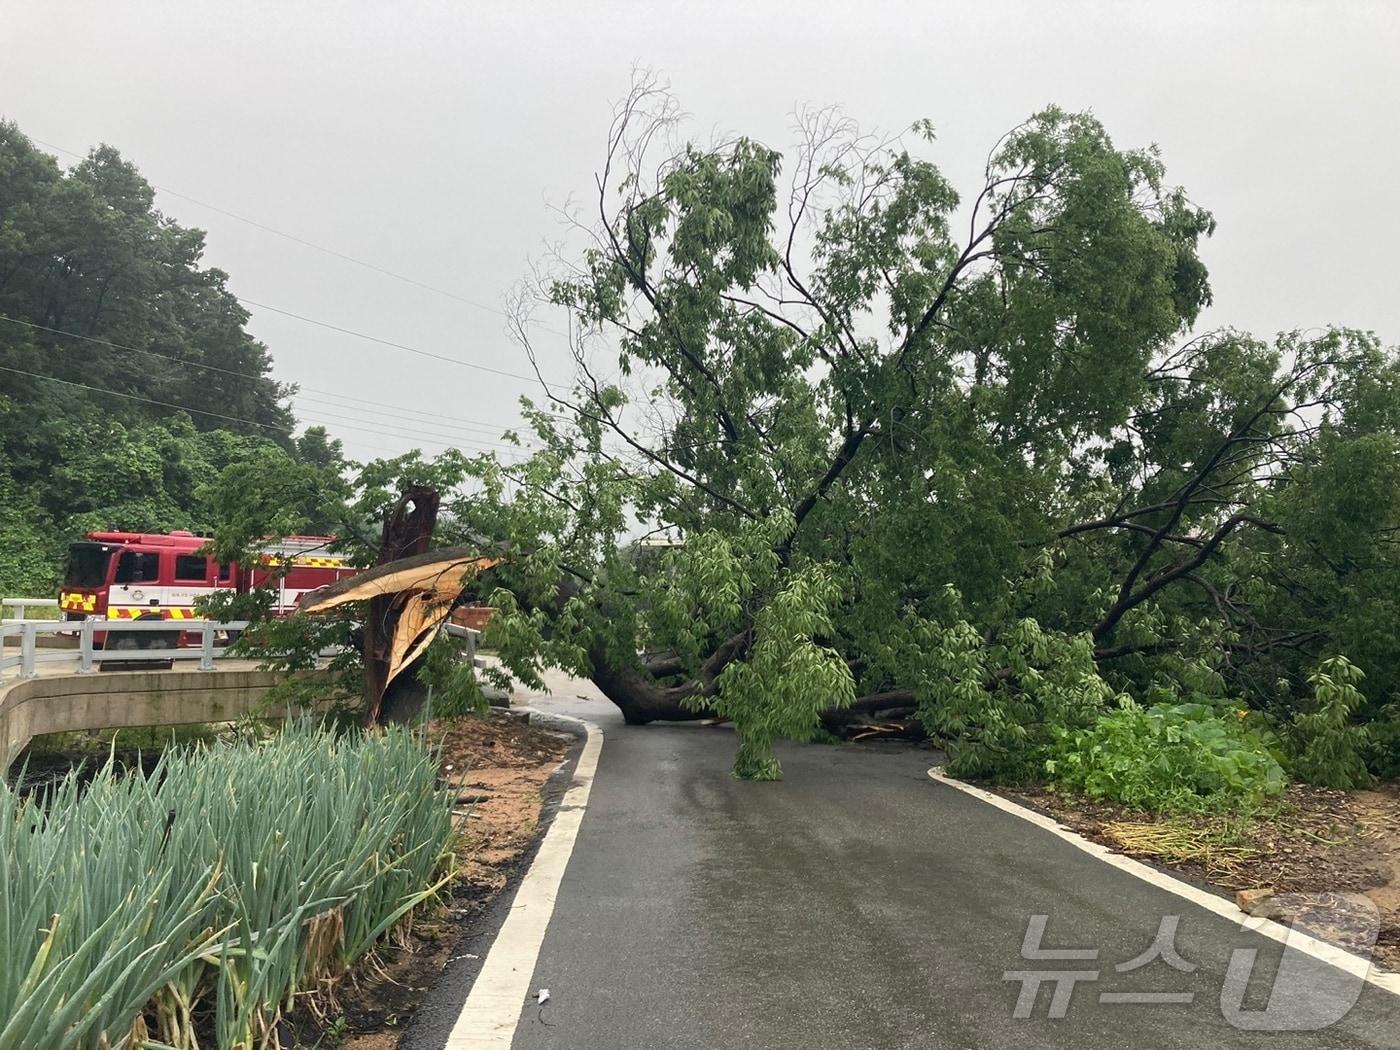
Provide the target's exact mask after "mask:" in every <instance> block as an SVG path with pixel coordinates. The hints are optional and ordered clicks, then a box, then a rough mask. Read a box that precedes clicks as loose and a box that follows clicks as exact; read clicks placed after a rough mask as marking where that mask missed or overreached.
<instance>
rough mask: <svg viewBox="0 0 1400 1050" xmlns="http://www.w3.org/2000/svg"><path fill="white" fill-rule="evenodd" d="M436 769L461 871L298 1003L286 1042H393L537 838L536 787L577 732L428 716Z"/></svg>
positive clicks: (381, 1048) (347, 1049)
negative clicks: (324, 994) (454, 803)
mask: <svg viewBox="0 0 1400 1050" xmlns="http://www.w3.org/2000/svg"><path fill="white" fill-rule="evenodd" d="M429 739H430V740H433V741H440V742H441V747H442V778H443V780H444V782H446V783H449V784H451V785H452V786H453V787H454V788H455V789H456V790H457V793H458V795H459V797H460V798H461V800H462V804H461V805H459V807H458V809H457V813H458V826H459V828H460V831H461V834H460V836H459V838H458V841H457V846H456V854H457V863H458V867H459V869H460V875H459V877H458V878H457V879H456V880H455V881H454V882H453V883H452V884H451V886H449V887H448V889H447V890H445V891H444V893H443V900H442V904H441V906H434V907H432V908H430V909H426V910H425V912H424V913H423V914H420V915H418V916H416V917H415V918H414V920H413V921H412V922H411V923H410V924H407V925H406V926H404V927H401V928H400V929H399V930H398V931H396V934H395V936H394V937H392V938H391V939H390V943H389V944H387V945H385V946H384V947H382V948H380V949H379V950H378V951H377V952H376V953H375V955H374V957H372V958H371V959H369V960H367V961H366V963H365V964H364V965H362V966H359V967H358V968H357V970H356V973H355V974H353V975H351V977H350V978H348V979H346V980H345V981H343V982H341V984H340V985H339V986H338V987H337V988H336V989H335V1007H336V1008H334V1009H331V1010H326V1009H325V1007H324V1006H323V1007H321V1008H320V1010H319V1011H317V1012H319V1013H320V1014H322V1016H320V1017H318V1016H316V1015H315V1014H314V1013H313V1012H312V1011H311V1010H310V1009H309V1007H308V1008H307V1009H303V1010H299V1011H298V1014H297V1017H296V1018H295V1019H294V1021H293V1023H292V1024H291V1026H290V1027H291V1028H292V1032H290V1033H288V1034H289V1035H291V1036H292V1037H293V1038H290V1039H284V1040H283V1045H284V1046H298V1047H308V1048H309V1047H313V1046H315V1047H319V1048H320V1050H330V1048H333V1047H334V1048H338V1050H393V1048H394V1047H396V1046H397V1045H398V1042H399V1036H400V1034H401V1032H402V1030H403V1028H404V1026H405V1025H406V1024H407V1022H408V1020H409V1018H410V1017H411V1016H412V1014H413V1012H414V1010H415V1009H417V1006H418V1003H419V1002H420V1001H421V1000H422V997H423V996H424V995H425V994H426V992H427V990H428V989H429V988H430V987H431V986H432V984H433V983H434V981H436V980H437V978H438V977H439V975H441V973H442V971H443V969H444V967H445V966H446V965H447V963H448V962H449V961H450V960H451V959H452V957H453V955H454V953H455V949H456V946H457V944H458V942H459V941H461V940H462V938H463V937H464V936H465V935H466V934H467V933H468V932H470V930H471V928H472V926H473V924H474V922H475V920H476V918H477V916H478V915H480V914H481V912H483V911H484V910H485V909H486V906H487V905H488V904H489V903H490V902H491V899H492V898H493V897H494V896H495V895H496V894H497V893H499V892H500V891H501V890H502V889H503V888H504V887H505V886H506V885H507V884H508V882H509V881H510V879H511V877H512V875H514V874H516V873H517V871H518V870H519V868H520V867H521V865H520V860H521V857H522V856H523V854H524V852H525V850H526V849H527V848H528V847H529V846H530V844H531V843H532V842H533V841H534V838H535V836H536V834H537V833H538V831H539V827H540V812H541V809H542V807H543V805H544V796H543V789H544V786H545V782H546V781H548V780H549V778H550V775H551V774H553V773H554V772H555V770H557V769H558V768H559V765H560V763H561V762H562V761H563V760H564V757H565V755H566V754H567V753H568V750H569V747H570V745H571V744H572V743H573V742H574V738H573V737H571V736H569V735H568V734H565V733H558V732H554V731H551V730H547V729H543V728H539V727H536V726H531V725H527V724H526V723H525V722H523V721H520V720H519V719H517V718H514V717H512V716H510V715H508V714H505V713H501V712H494V711H493V712H492V713H491V714H489V715H488V716H486V717H485V718H461V719H453V720H443V721H438V722H434V723H433V724H432V726H431V731H430V734H429Z"/></svg>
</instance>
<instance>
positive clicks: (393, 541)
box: [301, 486, 501, 726]
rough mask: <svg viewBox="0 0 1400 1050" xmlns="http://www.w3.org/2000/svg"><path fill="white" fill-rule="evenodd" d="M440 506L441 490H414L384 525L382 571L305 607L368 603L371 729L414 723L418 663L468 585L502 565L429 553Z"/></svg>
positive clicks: (468, 550) (476, 553) (326, 590)
mask: <svg viewBox="0 0 1400 1050" xmlns="http://www.w3.org/2000/svg"><path fill="white" fill-rule="evenodd" d="M438 502H439V500H438V494H437V492H436V491H435V490H434V489H430V488H427V487H423V486H414V487H412V488H409V489H408V490H407V491H405V492H404V494H403V495H402V496H400V497H399V501H398V504H397V505H396V506H395V508H394V512H393V514H391V515H389V517H388V518H387V519H385V522H384V535H383V539H382V541H381V542H380V545H379V555H378V559H377V561H378V564H377V565H375V567H374V568H372V569H366V570H365V571H364V572H362V573H360V574H359V575H357V576H352V577H349V578H347V579H343V580H339V581H337V582H336V583H333V584H330V585H329V586H327V587H322V588H321V589H320V590H318V591H315V592H313V593H311V594H309V595H307V596H306V598H305V599H304V600H303V602H302V606H301V610H302V612H305V613H313V614H314V613H323V612H325V611H327V610H328V609H334V608H335V607H336V606H338V605H344V604H345V603H347V602H365V603H366V605H367V609H366V613H365V620H364V631H363V634H362V641H361V645H362V651H363V655H364V665H365V671H364V697H365V710H364V723H365V725H367V726H372V725H377V724H378V723H379V722H380V721H382V720H384V719H386V718H393V717H394V716H395V715H396V714H397V715H399V716H403V715H409V716H411V715H412V713H413V712H412V708H413V707H414V706H415V705H416V704H417V703H418V702H419V700H420V699H421V694H422V692H423V690H422V689H421V688H420V687H419V685H418V679H417V675H416V673H415V671H414V668H415V666H416V664H417V661H418V659H419V657H421V656H422V655H423V653H424V652H425V651H426V650H427V648H428V646H429V645H430V644H431V643H432V640H433V639H434V638H435V637H437V633H438V631H439V630H441V629H442V626H443V624H444V623H446V622H447V617H448V615H449V614H450V613H451V611H452V609H453V607H454V606H455V605H456V604H457V603H458V602H459V601H460V600H461V598H462V591H463V588H464V587H465V586H466V581H467V579H469V578H470V577H472V576H474V575H476V574H477V573H478V572H481V571H483V570H485V569H489V568H490V567H491V566H493V565H497V564H499V562H500V557H499V556H488V555H484V554H482V553H481V550H480V549H479V548H474V547H446V548H443V549H440V550H435V551H434V550H429V549H428V548H429V545H430V544H431V542H432V536H433V526H434V524H435V523H436V521H437V511H438ZM500 551H501V549H500V548H497V549H496V553H497V554H498V555H499V553H500Z"/></svg>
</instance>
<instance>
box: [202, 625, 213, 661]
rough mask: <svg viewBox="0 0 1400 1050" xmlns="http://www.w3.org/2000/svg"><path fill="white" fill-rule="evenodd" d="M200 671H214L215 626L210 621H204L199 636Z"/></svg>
mask: <svg viewBox="0 0 1400 1050" xmlns="http://www.w3.org/2000/svg"><path fill="white" fill-rule="evenodd" d="M199 669H200V670H201V671H212V670H214V625H213V624H212V623H210V622H209V621H208V620H205V621H204V626H203V627H202V628H201V629H200V634H199Z"/></svg>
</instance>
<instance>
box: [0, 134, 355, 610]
mask: <svg viewBox="0 0 1400 1050" xmlns="http://www.w3.org/2000/svg"><path fill="white" fill-rule="evenodd" d="M203 252H204V234H203V233H202V232H201V231H200V230H196V229H190V228H187V227H184V226H181V225H179V224H178V223H176V222H174V221H173V220H171V219H170V218H168V217H167V216H165V215H162V214H161V212H160V211H159V210H158V209H157V208H156V207H155V191H154V190H153V189H152V188H151V186H150V185H149V184H148V183H147V182H146V180H145V179H144V178H143V177H142V176H141V174H140V172H138V171H137V170H136V168H135V167H134V166H133V165H132V164H131V163H130V162H129V161H127V160H124V159H123V158H122V156H121V155H120V153H119V152H118V151H117V150H116V149H115V148H113V147H111V146H106V145H103V146H99V147H97V148H95V149H93V150H92V151H91V153H90V154H89V155H88V156H87V157H86V158H84V159H83V160H81V161H80V162H78V163H77V164H75V165H73V166H72V167H71V168H70V169H68V170H67V171H65V170H63V169H62V168H61V167H60V166H59V164H58V162H57V160H56V159H55V158H54V157H52V156H50V155H48V154H47V153H45V152H43V151H42V150H40V149H38V148H36V147H35V146H34V144H33V143H31V142H30V141H29V139H28V138H27V137H26V136H25V135H24V133H23V132H22V131H21V130H20V129H19V128H18V127H17V126H16V125H15V124H13V123H11V122H9V121H0V595H3V596H5V597H15V596H24V597H52V596H54V595H55V593H56V590H57V584H58V580H59V577H60V576H61V574H62V571H63V565H62V558H63V552H64V551H65V550H66V549H67V545H68V543H69V542H70V541H72V540H75V539H78V538H80V537H81V535H82V534H83V533H84V532H87V531H90V530H96V529H118V530H130V531H136V532H143V531H145V532H163V531H167V530H171V529H189V530H191V531H193V532H196V533H202V532H205V531H207V530H209V529H212V528H213V527H214V525H215V523H216V519H215V515H214V508H213V506H212V504H211V503H210V502H209V500H208V499H207V498H206V496H205V490H206V489H207V488H208V487H209V485H210V483H211V482H212V481H213V480H214V479H215V478H216V477H217V476H218V474H219V472H220V471H222V470H224V469H225V468H228V467H231V466H238V467H240V468H241V469H245V470H257V469H258V467H259V464H264V463H275V464H277V465H278V466H279V467H281V468H282V471H281V473H282V475H283V476H287V475H288V474H292V475H294V476H295V477H296V478H297V484H296V485H295V486H294V487H290V488H287V489H285V490H284V491H283V492H282V493H281V497H282V498H283V500H284V501H285V503H286V507H287V508H288V511H289V513H294V514H297V515H298V516H299V517H301V518H302V519H303V520H305V521H307V522H308V523H309V526H310V527H312V528H314V529H315V530H316V531H333V527H332V526H333V524H334V523H333V521H331V520H330V519H328V518H327V517H326V516H325V514H324V512H323V511H322V510H321V509H320V503H321V499H320V497H319V496H318V493H320V492H321V491H322V490H323V489H327V488H328V489H330V490H334V489H335V488H336V486H338V485H339V483H340V482H339V475H340V471H341V468H342V467H343V460H342V457H341V453H340V445H339V443H338V442H336V441H334V440H332V439H330V438H329V437H328V435H327V434H326V432H325V430H324V428H317V427H312V428H310V429H309V430H307V431H305V432H303V433H302V434H301V435H300V436H298V437H293V436H292V431H293V428H294V424H295V421H294V420H293V418H292V414H291V412H290V410H289V409H288V408H287V406H286V405H285V404H284V403H283V402H284V401H285V400H286V399H287V397H288V395H289V394H290V393H291V391H292V388H291V387H288V386H286V385H284V384H281V383H278V382H276V381H275V380H273V379H272V377H271V370H272V358H271V355H270V353H269V351H268V349H267V347H266V346H264V345H263V344H262V343H260V342H258V341H257V340H256V339H254V338H252V337H251V336H250V335H248V333H247V332H246V331H245V330H244V324H245V322H246V321H247V319H248V312H247V311H246V310H245V309H244V308H243V306H242V304H241V303H240V302H239V301H238V300H237V299H236V298H235V297H234V296H233V294H232V293H231V292H230V291H229V290H228V288H227V286H226V281H227V275H226V274H224V273H223V272H222V271H220V270H217V269H211V268H208V267H205V266H202V265H201V256H202V255H203Z"/></svg>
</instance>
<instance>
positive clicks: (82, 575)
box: [63, 543, 112, 587]
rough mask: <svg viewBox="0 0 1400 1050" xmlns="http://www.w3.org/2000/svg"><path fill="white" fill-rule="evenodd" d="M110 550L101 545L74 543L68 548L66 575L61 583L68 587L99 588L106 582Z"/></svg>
mask: <svg viewBox="0 0 1400 1050" xmlns="http://www.w3.org/2000/svg"><path fill="white" fill-rule="evenodd" d="M111 556H112V548H111V547H108V546H107V545H106V544H103V543H74V544H70V545H69V547H68V573H67V575H65V576H64V578H63V582H64V583H65V584H67V585H68V586H69V587H101V586H102V585H103V584H104V583H106V582H107V560H108V559H109V558H111Z"/></svg>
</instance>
